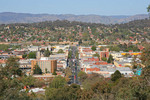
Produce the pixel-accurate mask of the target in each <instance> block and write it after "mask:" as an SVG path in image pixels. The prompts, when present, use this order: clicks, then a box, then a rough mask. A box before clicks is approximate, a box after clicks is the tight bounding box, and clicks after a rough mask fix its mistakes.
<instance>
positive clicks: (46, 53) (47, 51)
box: [44, 48, 50, 57]
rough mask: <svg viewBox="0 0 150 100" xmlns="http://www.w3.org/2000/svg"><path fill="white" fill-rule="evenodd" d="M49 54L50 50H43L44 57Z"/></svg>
mask: <svg viewBox="0 0 150 100" xmlns="http://www.w3.org/2000/svg"><path fill="white" fill-rule="evenodd" d="M49 55H50V51H49V49H48V48H47V50H44V57H49Z"/></svg>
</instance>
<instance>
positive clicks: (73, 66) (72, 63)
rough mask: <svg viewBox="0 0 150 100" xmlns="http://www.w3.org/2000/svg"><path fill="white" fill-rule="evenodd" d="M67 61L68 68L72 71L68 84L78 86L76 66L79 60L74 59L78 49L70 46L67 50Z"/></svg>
mask: <svg viewBox="0 0 150 100" xmlns="http://www.w3.org/2000/svg"><path fill="white" fill-rule="evenodd" d="M69 52H70V53H69V55H70V57H69V59H68V61H69V62H68V63H69V67H70V68H71V70H72V76H71V79H70V82H71V83H76V84H78V83H79V82H78V75H77V74H78V71H79V70H78V64H79V60H78V58H77V57H76V55H77V54H76V53H78V49H77V47H76V46H71V47H70V48H69Z"/></svg>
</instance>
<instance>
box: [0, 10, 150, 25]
mask: <svg viewBox="0 0 150 100" xmlns="http://www.w3.org/2000/svg"><path fill="white" fill-rule="evenodd" d="M145 18H148V14H137V15H116V16H114V15H113V16H103V15H95V14H89V15H74V14H31V13H14V12H1V13H0V24H11V23H34V22H43V21H55V20H68V21H79V22H88V23H102V24H120V23H127V22H129V21H133V20H139V19H145Z"/></svg>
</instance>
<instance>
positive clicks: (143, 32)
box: [0, 19, 150, 43]
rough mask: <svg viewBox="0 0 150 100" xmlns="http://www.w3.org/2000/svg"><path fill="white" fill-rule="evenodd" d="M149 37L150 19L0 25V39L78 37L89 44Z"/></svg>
mask: <svg viewBox="0 0 150 100" xmlns="http://www.w3.org/2000/svg"><path fill="white" fill-rule="evenodd" d="M136 39H137V40H139V41H145V40H146V39H150V19H144V20H136V21H131V22H129V23H125V24H115V25H104V24H96V23H83V22H75V21H73V22H70V21H66V20H63V21H59V20H57V21H53V22H52V21H46V22H40V23H32V24H6V25H5V24H2V25H0V41H1V42H12V41H13V42H18V41H20V42H25V41H36V42H38V41H42V42H46V41H47V42H52V41H56V42H60V41H72V42H76V41H79V40H82V41H88V42H90V43H95V42H97V43H100V42H106V43H112V42H114V41H121V40H123V41H124V40H130V41H135V40H136Z"/></svg>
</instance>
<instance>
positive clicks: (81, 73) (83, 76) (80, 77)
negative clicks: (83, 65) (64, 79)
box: [78, 71, 88, 82]
mask: <svg viewBox="0 0 150 100" xmlns="http://www.w3.org/2000/svg"><path fill="white" fill-rule="evenodd" d="M78 77H79V80H80V81H81V82H83V81H84V80H85V79H86V78H87V77H88V76H87V74H86V73H85V72H83V71H80V72H79V73H78Z"/></svg>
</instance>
